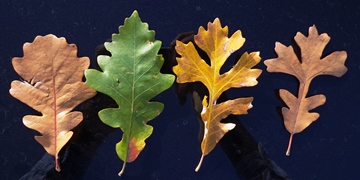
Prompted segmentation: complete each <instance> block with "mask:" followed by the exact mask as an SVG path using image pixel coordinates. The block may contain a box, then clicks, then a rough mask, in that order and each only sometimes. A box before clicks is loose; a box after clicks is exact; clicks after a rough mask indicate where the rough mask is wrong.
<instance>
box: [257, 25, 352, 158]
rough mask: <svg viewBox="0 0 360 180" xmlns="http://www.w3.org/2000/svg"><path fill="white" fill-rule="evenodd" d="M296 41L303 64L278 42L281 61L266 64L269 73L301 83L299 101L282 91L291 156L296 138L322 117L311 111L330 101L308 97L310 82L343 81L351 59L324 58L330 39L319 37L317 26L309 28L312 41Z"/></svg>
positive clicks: (338, 53)
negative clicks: (326, 78) (321, 79)
mask: <svg viewBox="0 0 360 180" xmlns="http://www.w3.org/2000/svg"><path fill="white" fill-rule="evenodd" d="M294 39H295V41H296V43H297V44H298V45H299V47H300V50H301V61H300V60H299V59H298V58H297V56H296V54H295V53H294V50H293V48H292V46H288V47H286V46H284V45H283V44H281V43H279V42H276V44H275V51H276V53H277V54H278V57H277V58H274V59H269V60H266V61H265V62H264V63H265V65H266V66H267V71H268V72H281V73H286V74H290V75H293V76H295V77H296V78H297V79H298V80H299V83H300V86H299V91H298V96H297V97H295V96H294V95H293V94H291V93H290V92H289V91H287V90H285V89H280V97H281V99H282V100H283V101H284V102H285V103H286V105H287V106H288V108H286V107H283V108H282V114H283V116H284V124H285V127H286V129H287V131H289V132H290V140H289V145H288V149H287V151H286V155H288V156H289V155H290V147H291V142H292V137H293V135H294V134H295V133H299V132H301V131H303V130H304V129H305V128H306V127H308V126H309V125H310V124H311V123H312V122H313V121H315V120H317V119H318V118H319V116H320V115H319V114H318V113H315V112H309V111H310V110H312V109H314V108H316V107H318V106H320V105H323V104H324V103H325V101H326V98H325V96H324V95H322V94H319V95H314V96H311V97H306V95H307V93H308V90H309V85H310V82H311V81H312V80H313V79H314V78H315V77H316V76H318V75H332V76H336V77H340V76H342V75H343V74H345V72H346V71H347V68H346V67H345V65H344V63H345V60H346V57H347V54H346V52H345V51H336V52H333V53H331V54H330V55H328V56H326V57H324V58H321V56H322V52H323V50H324V48H325V46H326V45H327V44H328V42H329V41H330V37H329V36H328V35H327V34H326V33H323V34H320V35H319V34H318V31H317V29H316V27H315V25H314V26H312V27H310V28H309V36H308V37H306V36H304V35H303V34H301V33H300V32H298V33H297V34H296V36H295V38H294Z"/></svg>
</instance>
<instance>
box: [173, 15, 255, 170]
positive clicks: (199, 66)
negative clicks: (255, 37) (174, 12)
mask: <svg viewBox="0 0 360 180" xmlns="http://www.w3.org/2000/svg"><path fill="white" fill-rule="evenodd" d="M194 41H195V44H196V45H197V46H198V47H199V48H201V49H202V50H203V51H205V52H206V54H207V56H208V57H209V59H210V64H211V65H208V64H207V63H206V62H205V61H204V60H203V59H202V58H201V57H200V55H199V54H198V52H197V51H196V49H195V46H194V44H193V43H192V42H189V43H188V44H184V43H182V42H181V41H177V42H176V47H175V49H176V51H177V53H178V54H179V55H180V56H181V57H178V58H177V59H176V60H177V62H178V65H176V66H175V67H174V68H173V70H174V73H175V74H176V75H177V82H178V83H188V82H196V81H200V82H201V83H203V84H204V85H205V86H206V87H207V89H208V91H209V100H207V98H208V97H207V96H205V97H204V99H203V101H202V104H203V110H202V112H201V118H202V120H203V122H204V128H205V129H204V134H203V140H202V143H201V151H202V156H201V159H200V162H199V164H198V166H197V167H196V169H195V171H198V170H199V169H200V167H201V163H202V160H203V158H204V156H205V155H207V154H209V153H210V152H211V150H213V149H214V147H215V145H216V144H217V142H219V140H220V139H221V138H222V137H223V136H224V134H225V133H226V132H228V131H229V130H231V129H233V128H234V127H235V124H232V123H221V122H220V121H221V120H222V119H223V118H226V117H227V116H228V115H230V114H235V115H240V114H247V110H248V109H250V108H251V107H252V105H251V102H252V100H253V98H252V97H247V98H237V99H234V100H228V101H226V102H223V103H220V104H218V103H217V99H218V98H219V96H220V95H221V94H222V93H223V92H224V91H226V90H228V89H230V88H240V87H250V86H254V85H256V84H257V80H256V78H258V77H259V76H260V74H261V70H260V69H251V68H252V67H253V66H255V65H256V64H258V63H259V62H260V59H261V58H260V56H259V52H252V53H250V54H249V53H247V52H245V53H244V54H243V55H242V56H241V58H240V59H239V60H238V62H237V63H236V64H235V65H234V66H233V67H232V68H231V69H230V70H229V71H228V72H226V73H224V74H220V68H221V67H222V66H223V64H224V63H225V61H226V60H227V58H228V57H229V56H230V55H231V54H232V53H233V52H235V51H237V50H238V49H239V48H240V47H242V45H243V44H244V42H245V38H243V37H242V34H241V31H240V30H238V31H236V32H235V33H234V34H233V35H232V36H231V37H230V38H229V37H228V27H227V26H225V27H224V28H222V27H221V23H220V20H219V19H218V18H216V19H215V20H214V22H213V23H211V22H209V23H208V30H205V29H204V28H203V27H200V28H199V31H198V34H197V35H195V36H194Z"/></svg>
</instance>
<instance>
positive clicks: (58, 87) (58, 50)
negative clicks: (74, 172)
mask: <svg viewBox="0 0 360 180" xmlns="http://www.w3.org/2000/svg"><path fill="white" fill-rule="evenodd" d="M23 50H24V57H22V58H18V57H14V58H13V60H12V63H13V66H14V69H15V71H16V72H17V73H18V74H19V75H20V76H21V77H22V78H23V79H24V80H25V81H18V80H15V81H12V82H11V89H10V91H9V92H10V94H11V95H12V96H14V97H15V98H17V99H19V100H20V101H22V102H23V103H25V104H27V105H29V106H30V107H32V108H34V109H35V110H37V111H39V112H41V114H42V116H35V115H26V116H24V117H23V123H24V125H25V126H26V127H28V128H30V129H34V130H36V131H38V132H39V133H41V134H42V136H35V139H36V140H37V141H38V142H39V143H40V144H41V145H42V146H43V147H44V149H45V150H46V151H47V152H48V153H49V154H51V155H53V156H54V157H55V161H56V167H55V168H56V170H57V171H60V166H59V163H58V153H59V151H60V150H61V148H62V147H63V146H64V145H65V144H66V143H67V142H68V141H69V139H70V138H71V136H72V135H73V132H72V131H70V130H71V129H73V128H74V127H75V126H77V125H78V124H79V123H80V122H81V121H82V119H83V116H82V113H81V112H78V111H73V112H70V111H71V110H72V109H74V108H75V107H76V106H77V105H79V104H80V103H81V102H83V101H85V100H86V99H89V98H91V97H93V96H94V95H95V94H96V91H95V90H93V89H91V88H89V87H87V86H86V85H85V83H84V82H82V78H83V75H84V70H85V69H87V68H88V67H89V64H90V61H89V58H87V57H82V58H78V57H77V47H76V45H74V44H68V43H67V42H66V39H65V38H57V37H56V36H54V35H47V36H37V37H36V38H35V39H34V42H32V43H25V44H24V47H23Z"/></svg>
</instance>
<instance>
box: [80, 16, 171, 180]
mask: <svg viewBox="0 0 360 180" xmlns="http://www.w3.org/2000/svg"><path fill="white" fill-rule="evenodd" d="M119 32H120V33H119V34H113V35H112V42H106V43H105V44H104V45H105V48H106V49H107V50H108V51H109V52H110V53H111V56H105V55H100V56H98V64H99V66H100V68H101V69H102V70H103V72H101V71H98V70H95V69H89V70H86V71H85V77H86V84H87V85H88V86H90V87H91V88H94V89H96V90H97V91H99V92H102V93H104V94H106V95H108V96H110V97H111V98H112V99H114V100H115V101H116V103H117V104H118V105H119V107H118V108H107V109H103V110H101V111H100V112H99V117H100V119H101V120H102V121H103V122H104V123H105V124H107V125H109V126H111V127H113V128H120V129H121V130H122V131H123V135H122V139H121V141H120V142H119V143H117V144H116V152H117V154H118V156H119V158H120V159H121V160H123V162H124V163H123V166H122V169H121V171H120V172H119V174H118V175H119V176H121V175H122V174H123V173H124V170H125V166H126V163H128V162H133V161H134V160H135V159H136V158H137V157H138V155H139V154H140V152H141V151H142V150H143V149H144V147H145V140H146V139H147V138H148V137H149V136H150V135H151V134H152V131H153V127H152V126H150V125H148V124H147V122H148V121H150V120H152V119H153V118H155V117H157V116H158V115H159V114H160V112H161V111H162V110H163V108H164V105H163V104H162V103H160V102H154V101H150V100H151V99H152V98H154V97H155V96H156V95H158V94H159V93H161V92H163V91H164V90H166V89H168V88H169V87H170V86H171V85H172V84H173V82H174V79H175V77H174V76H173V75H170V74H161V73H160V69H161V67H162V65H163V63H164V59H163V58H162V56H161V55H158V54H157V53H158V51H159V49H160V47H161V42H160V41H158V40H155V39H154V37H155V32H154V31H150V30H149V29H148V24H147V23H143V22H142V21H141V19H140V17H139V15H138V13H137V11H134V13H133V14H132V15H131V17H130V18H126V19H125V24H124V25H123V26H120V27H119ZM149 101H150V102H149Z"/></svg>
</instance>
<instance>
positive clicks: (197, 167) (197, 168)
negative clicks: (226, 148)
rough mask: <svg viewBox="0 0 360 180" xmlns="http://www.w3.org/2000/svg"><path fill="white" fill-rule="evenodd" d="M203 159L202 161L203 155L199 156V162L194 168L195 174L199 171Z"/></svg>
mask: <svg viewBox="0 0 360 180" xmlns="http://www.w3.org/2000/svg"><path fill="white" fill-rule="evenodd" d="M203 159H204V154H202V155H201V158H200V162H199V164H198V165H197V166H196V168H195V172H198V171H199V170H200V167H201V164H202V162H203Z"/></svg>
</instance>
